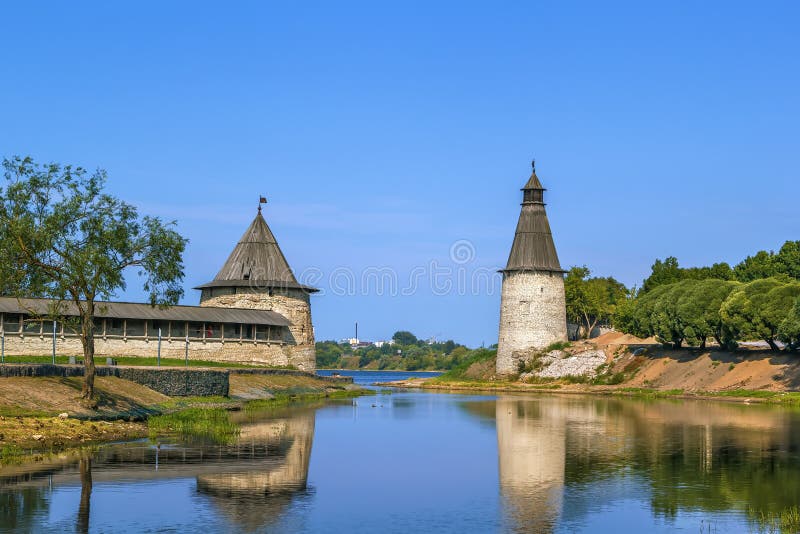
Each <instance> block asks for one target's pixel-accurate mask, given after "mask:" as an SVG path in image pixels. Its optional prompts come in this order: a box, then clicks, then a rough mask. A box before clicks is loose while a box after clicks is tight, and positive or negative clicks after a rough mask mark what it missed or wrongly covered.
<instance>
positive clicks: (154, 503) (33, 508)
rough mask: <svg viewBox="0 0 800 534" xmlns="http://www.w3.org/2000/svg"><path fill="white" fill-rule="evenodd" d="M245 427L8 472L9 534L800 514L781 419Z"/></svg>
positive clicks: (452, 407) (793, 437) (793, 417)
mask: <svg viewBox="0 0 800 534" xmlns="http://www.w3.org/2000/svg"><path fill="white" fill-rule="evenodd" d="M361 375H363V373H359V376H358V378H357V380H358V381H359V382H365V381H368V380H369V379H368V378H366V377H363V376H361ZM370 376H371V377H373V379H374V378H376V377H377V379H378V380H383V379H385V377H378V375H377V374H371V375H370ZM389 376H390V377H394V378H398V377H400V376H405V375H397V374H391V375H389ZM234 418H236V420H237V422H238V423H240V424H241V427H242V433H241V436H240V437H239V439H238V441H237V442H236V443H235V444H232V445H214V444H202V443H181V442H180V441H177V440H176V441H174V442H171V443H162V444H160V445H155V444H152V443H149V442H147V441H142V442H137V443H126V444H111V445H106V446H103V447H100V448H98V449H97V450H95V451H91V452H87V453H84V454H83V455H63V456H60V457H54V458H51V459H49V460H47V461H45V462H39V463H31V464H24V463H23V464H21V465H6V466H2V467H0V530H2V531H19V532H34V531H35V532H40V531H44V532H50V531H51V532H62V531H76V530H77V531H91V532H112V531H113V532H144V531H150V532H156V531H172V532H197V531H201V530H202V531H206V532H209V533H211V532H292V533H293V532H348V533H349V532H365V533H367V532H369V533H372V532H458V533H461V532H600V533H604V532H609V533H611V532H614V533H616V532H622V531H628V532H675V531H678V532H691V533H698V532H720V533H721V532H759V531H765V532H767V531H769V530H768V529H767V528H766V527H765V526H764V524H763V522H762V523H759V522H758V518H759V517H765V516H768V515H769V514H779V513H780V512H782V511H785V510H787V509H790V508H791V507H793V506H796V505H797V504H798V503H800V447H799V445H800V416H799V415H798V413H797V412H795V411H792V410H788V409H782V408H776V407H766V406H758V405H749V406H748V405H740V404H727V403H719V402H703V401H674V400H671V401H670V400H649V401H648V400H641V399H617V398H592V397H582V396H570V395H562V396H558V395H542V396H513V395H497V396H495V395H464V394H447V393H425V392H416V391H398V390H386V389H376V391H375V395H374V396H369V397H360V398H358V399H355V400H347V401H343V402H330V403H320V404H318V405H310V406H303V407H289V408H285V409H278V410H270V411H266V412H252V413H250V412H248V413H244V412H243V413H239V414H235V415H234Z"/></svg>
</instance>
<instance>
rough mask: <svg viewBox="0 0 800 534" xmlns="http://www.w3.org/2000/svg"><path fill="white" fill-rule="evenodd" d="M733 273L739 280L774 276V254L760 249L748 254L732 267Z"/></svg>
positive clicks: (750, 280) (748, 280) (745, 280)
mask: <svg viewBox="0 0 800 534" xmlns="http://www.w3.org/2000/svg"><path fill="white" fill-rule="evenodd" d="M733 274H734V276H735V277H736V279H737V280H739V281H740V282H752V281H753V280H760V279H762V278H769V277H770V276H775V275H776V274H777V270H776V269H775V255H774V254H773V253H772V252H767V251H765V250H760V251H758V252H756V254H755V255H753V256H748V257H746V258H745V259H744V260H742V262H741V263H739V264H738V265H736V267H734V268H733Z"/></svg>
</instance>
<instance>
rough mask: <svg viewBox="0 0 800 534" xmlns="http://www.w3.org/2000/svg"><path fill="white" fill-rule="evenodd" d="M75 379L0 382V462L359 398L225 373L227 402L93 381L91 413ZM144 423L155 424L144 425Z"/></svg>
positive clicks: (303, 382) (319, 384)
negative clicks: (234, 415) (233, 416)
mask: <svg viewBox="0 0 800 534" xmlns="http://www.w3.org/2000/svg"><path fill="white" fill-rule="evenodd" d="M82 380H83V379H82V378H79V377H77V378H53V377H17V378H3V379H0V462H7V461H10V460H11V459H13V458H15V457H17V456H19V455H20V454H22V453H26V454H27V453H30V452H32V451H55V450H61V449H64V448H69V447H80V446H87V445H90V444H93V443H100V442H109V441H123V440H130V439H137V438H145V437H148V436H149V435H157V434H158V433H160V432H170V431H172V430H171V429H173V427H174V430H175V431H176V432H177V433H181V432H182V431H183V430H187V429H188V430H191V428H189V427H190V426H192V425H191V424H189V423H186V422H187V421H192V420H199V421H200V422H201V424H200V427H202V426H203V424H205V423H202V421H203V420H204V419H208V418H212V416H211V415H208V414H213V413H217V412H216V411H222V412H228V411H236V410H248V409H259V408H262V409H263V408H269V407H273V406H274V407H278V406H287V405H291V404H295V403H296V404H300V403H305V402H312V401H320V400H325V399H331V398H334V399H335V398H345V397H352V396H357V395H361V394H364V393H366V391H365V390H362V389H361V388H358V387H356V386H354V385H352V384H337V383H334V382H330V381H327V380H322V379H320V378H317V377H314V376H311V375H231V378H230V396H229V397H168V396H166V395H162V394H161V393H158V392H156V391H153V390H151V389H149V388H147V387H145V386H142V385H139V384H135V383H133V382H130V381H127V380H123V379H119V378H115V377H98V378H97V379H96V383H95V388H96V392H97V408H96V409H91V408H88V407H86V406H85V405H84V404H83V403H82V402H81V399H80V391H81V384H82ZM190 410H191V411H190ZM181 413H183V415H176V414H181ZM199 414H202V417H200V415H199ZM170 417H172V419H170ZM219 420H221V419H220V418H217V420H216V421H217V422H218V421H219ZM148 421H149V422H151V423H154V424H155V425H156V426H155V427H152V426H149V425H148ZM209 421H210V420H208V421H206V422H207V423H209ZM187 425H188V426H187ZM207 426H208V427H209V428H212V427H213V428H216V427H217V426H218V425H217V423H216V422H215V423H214V424H209V425H207ZM200 433H202V432H200Z"/></svg>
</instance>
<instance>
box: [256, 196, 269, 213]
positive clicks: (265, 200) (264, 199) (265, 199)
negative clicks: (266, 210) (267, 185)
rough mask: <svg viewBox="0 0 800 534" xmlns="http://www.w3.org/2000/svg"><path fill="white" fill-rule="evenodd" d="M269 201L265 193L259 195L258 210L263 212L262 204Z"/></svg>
mask: <svg viewBox="0 0 800 534" xmlns="http://www.w3.org/2000/svg"><path fill="white" fill-rule="evenodd" d="M266 203H267V197H265V196H263V195H259V197H258V212H259V213H261V204H266Z"/></svg>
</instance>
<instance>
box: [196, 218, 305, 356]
mask: <svg viewBox="0 0 800 534" xmlns="http://www.w3.org/2000/svg"><path fill="white" fill-rule="evenodd" d="M195 289H200V290H201V291H202V293H201V295H200V305H201V306H214V307H222V308H247V309H256V310H270V311H274V312H277V313H279V314H280V315H282V316H284V317H286V318H287V319H288V320H289V321H290V322H291V324H290V325H289V327H288V328H284V329H283V331H282V333H281V338H282V339H280V340H279V341H280V342H281V345H280V349H279V350H280V351H281V352H282V353H283V354H282V356H283V357H284V359H283V361H285V362H286V363H288V364H289V365H293V366H295V367H297V368H298V369H302V370H304V371H313V370H314V369H315V368H316V351H315V348H314V327H313V325H312V323H311V302H310V300H311V299H310V295H311V293H316V292H317V291H319V290H318V289H315V288H313V287H309V286H304V285H302V284H300V283H299V282H298V281H297V279H296V278H295V276H294V273H293V272H292V269H291V268H290V267H289V263H288V262H287V261H286V257H285V256H284V255H283V252H282V251H281V248H280V247H279V246H278V242H277V241H276V240H275V236H274V235H272V231H271V230H270V229H269V226H267V221H265V220H264V216H263V215H262V214H261V206H260V205H259V207H258V213H257V214H256V218H255V219H253V222H252V223H251V224H250V226H249V227H248V228H247V230H246V231H245V233H244V235H243V236H242V237H241V239H240V240H239V243H238V244H237V245H236V247H235V248H234V249H233V252H231V254H230V256H228V260H227V261H226V262H225V265H223V266H222V269H220V271H219V272H218V273H217V276H216V277H215V278H214V280H212V281H211V282H209V283H207V284H203V285H201V286H198V287H196V288H195ZM277 361H280V360H277Z"/></svg>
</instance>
